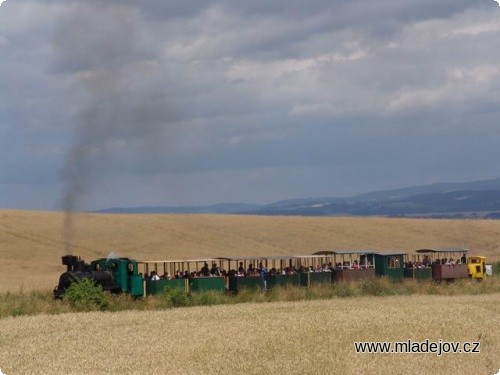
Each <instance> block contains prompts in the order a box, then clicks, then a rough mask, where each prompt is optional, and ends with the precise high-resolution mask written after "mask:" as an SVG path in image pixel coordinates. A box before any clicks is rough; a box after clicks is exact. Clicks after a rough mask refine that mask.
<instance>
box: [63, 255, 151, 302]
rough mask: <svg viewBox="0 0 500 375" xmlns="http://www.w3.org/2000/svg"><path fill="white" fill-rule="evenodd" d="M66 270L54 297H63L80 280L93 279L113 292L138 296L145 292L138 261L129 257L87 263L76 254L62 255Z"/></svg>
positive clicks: (106, 289) (104, 288)
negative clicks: (139, 273)
mask: <svg viewBox="0 0 500 375" xmlns="http://www.w3.org/2000/svg"><path fill="white" fill-rule="evenodd" d="M62 264H63V265H65V266H66V267H67V269H66V272H64V273H63V274H61V276H60V277H59V283H58V285H57V286H56V287H55V289H54V297H55V298H62V296H63V294H64V292H65V291H66V289H68V288H69V286H70V285H71V284H72V283H73V282H75V281H79V280H83V279H88V280H92V281H93V282H94V283H95V284H97V285H101V286H102V288H103V290H105V291H108V292H111V293H122V292H125V293H130V294H131V295H132V296H135V297H138V296H142V295H143V294H144V290H143V279H142V276H140V275H138V272H137V270H138V268H137V261H135V260H132V259H128V258H112V259H109V258H101V259H97V260H94V261H92V262H91V263H90V264H87V263H85V262H84V261H83V260H81V259H80V258H79V257H77V256H74V255H65V256H63V257H62Z"/></svg>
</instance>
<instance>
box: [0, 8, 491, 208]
mask: <svg viewBox="0 0 500 375" xmlns="http://www.w3.org/2000/svg"><path fill="white" fill-rule="evenodd" d="M499 13H500V12H499V8H498V6H497V5H496V3H494V2H493V1H489V0H487V1H486V0H485V1H461V0H460V1H451V0H445V1H441V2H435V1H430V0H424V1H394V0H383V1H377V2H373V1H366V0H363V1H334V2H331V1H329V2H325V1H310V2H303V1H286V2H285V1H260V0H258V1H203V2H201V1H197V2H177V1H159V0H158V1H157V0H154V1H147V2H137V1H132V0H123V1H118V0H113V1H104V0H102V1H101V0H92V1H85V2H84V1H79V0H71V1H57V0H51V1H48V0H47V1H41V0H17V1H7V2H5V3H4V4H3V5H2V8H1V9H0V84H1V87H2V88H4V90H1V91H0V126H1V132H2V133H1V135H2V138H1V139H0V144H1V145H2V151H1V154H0V156H1V158H0V160H2V161H1V163H2V164H1V166H2V174H1V175H0V184H1V186H0V191H1V192H2V193H5V194H2V197H3V199H4V200H3V201H2V202H0V203H1V205H2V206H4V207H5V206H17V207H30V206H36V207H39V205H38V204H36V203H35V201H36V199H37V198H36V196H37V194H36V192H37V191H38V190H37V182H40V183H42V182H43V183H44V184H45V185H44V186H47V184H50V181H52V182H53V184H54V185H56V184H57V181H55V177H54V176H56V175H57V170H58V169H60V168H61V166H64V165H65V167H63V170H64V171H65V172H64V173H63V176H64V179H63V180H64V181H66V185H65V186H66V188H65V189H64V190H65V195H66V196H67V195H68V194H70V192H78V191H81V192H82V193H84V194H83V195H82V197H86V198H87V199H86V200H83V201H82V204H81V208H84V207H90V206H94V205H96V204H97V203H96V202H99V203H98V204H103V205H106V201H107V200H110V201H111V200H113V199H115V198H116V197H117V196H118V194H116V190H117V189H119V186H120V184H124V183H125V184H127V187H126V188H123V192H122V193H120V195H119V196H120V199H121V201H120V202H117V201H114V204H124V205H126V204H141V203H142V202H143V199H145V195H147V197H148V198H147V199H148V200H151V202H149V203H153V204H154V203H159V204H160V203H165V204H170V203H172V204H175V203H176V202H182V203H190V202H191V203H203V202H214V201H217V200H220V199H221V198H222V199H223V200H243V198H244V199H245V200H253V201H265V200H269V199H274V198H278V199H279V198H280V197H292V196H296V195H316V194H318V195H336V194H337V193H339V194H347V193H348V192H351V191H356V192H361V191H363V190H371V189H376V188H385V187H396V186H401V185H407V184H413V183H424V182H432V181H436V180H455V179H458V180H463V179H473V178H482V177H496V176H497V175H498V172H497V171H496V167H495V166H494V165H493V163H492V162H491V160H495V159H497V158H498V157H499V156H500V155H497V151H496V147H493V145H494V144H495V142H496V143H498V142H499V141H500V134H499V130H498V127H497V126H496V119H497V118H498V114H499V113H498V112H499V101H498V97H499V96H498V88H499V87H500V69H499V68H498V63H497V62H498V61H499V59H500V52H499V51H500V46H499V41H498V37H497V36H498V33H499V31H500V27H498V25H499V24H500V21H499ZM5 88H6V89H5ZM64 160H66V162H64ZM77 160H78V161H77ZM68 181H73V183H68ZM287 181H288V182H287ZM19 184H21V185H23V186H25V187H26V191H32V192H33V194H31V195H30V194H27V193H25V194H23V195H22V198H16V194H15V193H13V191H14V190H15V189H18V187H19ZM75 184H76V185H75ZM144 184H146V185H150V187H146V186H144ZM258 185H259V186H261V185H264V186H267V187H268V188H267V189H266V188H262V189H260V188H259V189H257V186H258ZM162 186H163V187H165V188H162ZM245 188H246V189H248V191H244V190H245ZM40 191H43V194H45V195H46V198H45V200H46V201H47V202H50V204H47V207H49V208H52V207H53V202H54V201H55V200H56V198H57V197H56V195H57V194H56V193H54V191H57V189H45V190H44V189H42V188H40ZM125 192H126V193H125ZM134 192H137V193H134ZM101 194H102V195H101ZM30 196H32V197H33V198H30ZM7 197H8V198H7ZM19 197H21V195H19ZM30 199H31V200H30ZM116 199H118V198H116ZM93 202H94V203H93ZM74 203H76V201H75V202H74ZM69 206H73V203H72V204H70V205H69ZM77 206H78V205H77Z"/></svg>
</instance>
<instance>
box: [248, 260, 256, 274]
mask: <svg viewBox="0 0 500 375" xmlns="http://www.w3.org/2000/svg"><path fill="white" fill-rule="evenodd" d="M254 271H255V269H254V268H253V264H252V263H250V265H249V266H248V270H247V273H248V274H249V275H250V276H253V275H254Z"/></svg>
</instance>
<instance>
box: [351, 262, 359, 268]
mask: <svg viewBox="0 0 500 375" xmlns="http://www.w3.org/2000/svg"><path fill="white" fill-rule="evenodd" d="M352 268H353V269H355V270H359V264H358V261H357V260H355V261H354V263H353V264H352Z"/></svg>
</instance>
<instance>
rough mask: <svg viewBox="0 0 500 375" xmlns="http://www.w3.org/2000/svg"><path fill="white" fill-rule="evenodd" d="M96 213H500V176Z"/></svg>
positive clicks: (441, 215) (472, 215) (438, 215)
mask: <svg viewBox="0 0 500 375" xmlns="http://www.w3.org/2000/svg"><path fill="white" fill-rule="evenodd" d="M94 212H98V213H135V214H138V213H141V214H146V213H147V214H155V213H156V214H157V213H193V214H194V213H210V214H256V215H294V216H386V217H434V218H464V217H467V218H492V219H493V218H494V219H498V218H500V178H498V179H493V180H484V181H472V182H461V183H439V184H431V185H421V186H412V187H406V188H401V189H393V190H383V191H375V192H370V193H365V194H360V195H356V196H352V197H347V198H334V197H323V198H299V199H289V200H283V201H277V202H274V203H270V204H266V205H258V204H246V203H222V204H215V205H210V206H179V207H165V206H142V207H129V208H122V207H115V208H107V209H103V210H98V211H94Z"/></svg>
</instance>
